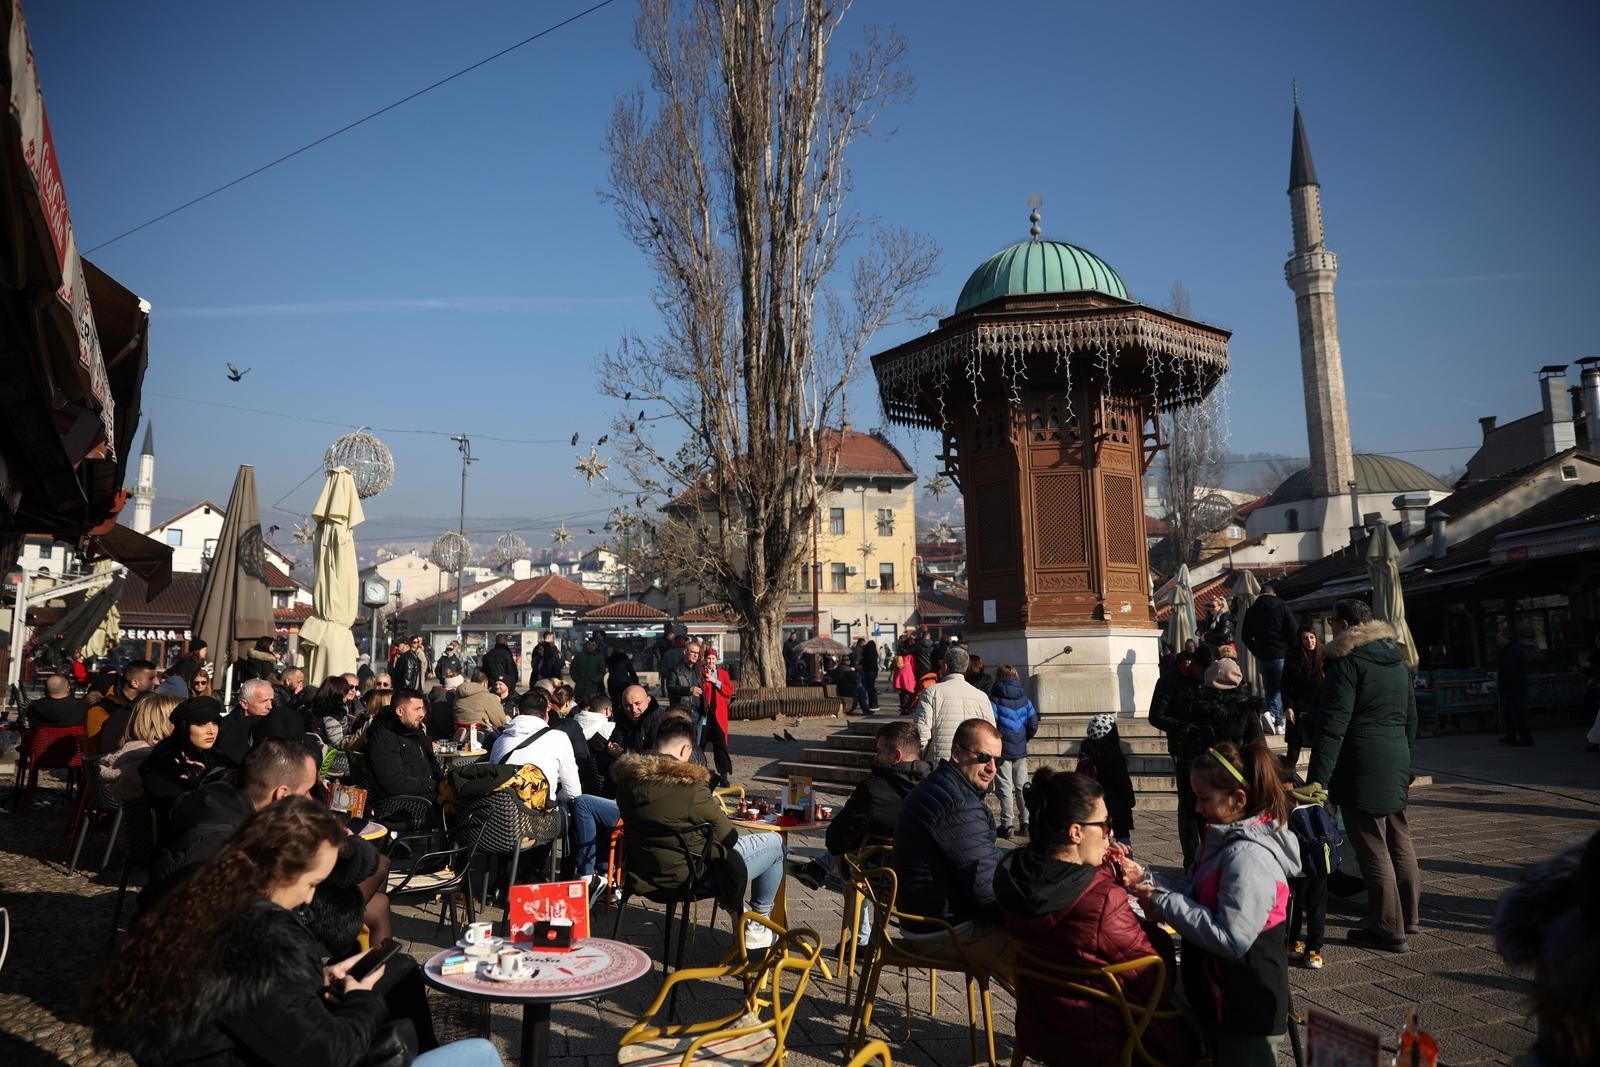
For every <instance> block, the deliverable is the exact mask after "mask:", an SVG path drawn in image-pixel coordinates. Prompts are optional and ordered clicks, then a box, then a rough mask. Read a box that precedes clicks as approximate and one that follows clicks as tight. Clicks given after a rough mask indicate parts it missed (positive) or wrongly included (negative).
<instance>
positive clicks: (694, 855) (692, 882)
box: [622, 822, 717, 899]
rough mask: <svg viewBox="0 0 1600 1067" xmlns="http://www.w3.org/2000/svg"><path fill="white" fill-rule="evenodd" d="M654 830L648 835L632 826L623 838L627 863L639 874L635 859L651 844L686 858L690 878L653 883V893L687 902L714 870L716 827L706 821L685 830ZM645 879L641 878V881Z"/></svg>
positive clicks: (655, 827)
mask: <svg viewBox="0 0 1600 1067" xmlns="http://www.w3.org/2000/svg"><path fill="white" fill-rule="evenodd" d="M650 831H651V832H650V833H649V835H648V836H647V835H646V832H645V830H644V829H642V828H640V827H639V826H637V825H634V824H629V827H628V832H627V833H626V834H624V835H623V837H622V850H623V857H624V858H623V862H624V863H625V864H626V865H627V868H628V869H629V870H630V871H638V870H640V869H641V866H640V865H639V864H638V863H637V861H636V860H635V859H634V858H633V857H634V855H635V854H636V853H637V852H638V851H639V850H641V849H643V848H645V847H646V846H650V845H654V846H666V847H669V848H671V849H673V850H674V851H676V852H677V853H678V854H679V855H680V856H681V857H682V858H683V864H684V869H685V870H686V871H688V878H687V879H686V880H685V881H684V882H682V883H681V884H678V885H659V884H655V883H651V885H650V888H651V892H652V893H660V894H662V895H672V896H676V895H679V894H683V898H684V899H686V898H687V896H688V894H690V893H692V892H693V891H694V889H695V887H697V886H699V885H700V884H701V883H702V882H703V881H704V879H705V877H706V873H707V872H708V871H710V869H711V857H712V853H713V851H715V849H716V844H717V838H716V825H715V824H714V823H709V822H702V823H696V824H695V825H693V826H690V827H688V828H686V829H682V830H680V829H677V828H675V827H671V826H653V827H650ZM669 842H670V843H669ZM644 880H645V879H642V878H641V881H644Z"/></svg>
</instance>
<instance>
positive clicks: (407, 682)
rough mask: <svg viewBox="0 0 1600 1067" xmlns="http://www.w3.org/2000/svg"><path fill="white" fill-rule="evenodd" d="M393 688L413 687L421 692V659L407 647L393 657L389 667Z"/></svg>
mask: <svg viewBox="0 0 1600 1067" xmlns="http://www.w3.org/2000/svg"><path fill="white" fill-rule="evenodd" d="M389 670H390V674H392V675H393V677H394V687H395V689H397V690H398V689H415V690H416V691H417V692H419V693H420V692H422V661H421V660H420V659H418V658H417V654H416V653H415V652H412V651H410V650H409V649H408V650H406V651H405V652H402V653H400V655H398V656H396V657H395V661H394V666H393V667H391V668H390V669H389Z"/></svg>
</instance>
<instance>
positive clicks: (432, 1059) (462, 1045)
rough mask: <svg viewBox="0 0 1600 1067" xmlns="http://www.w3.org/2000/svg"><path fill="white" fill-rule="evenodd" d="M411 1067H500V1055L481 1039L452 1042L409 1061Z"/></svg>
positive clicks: (473, 1038)
mask: <svg viewBox="0 0 1600 1067" xmlns="http://www.w3.org/2000/svg"><path fill="white" fill-rule="evenodd" d="M411 1067H501V1060H500V1053H499V1051H497V1050H496V1049H495V1047H494V1046H493V1045H491V1044H490V1043H489V1042H487V1041H485V1040H484V1039H483V1038H481V1037H469V1038H467V1039H466V1040H465V1041H452V1042H450V1043H449V1044H448V1045H440V1046H439V1047H438V1048H436V1049H434V1050H433V1051H431V1052H424V1053H423V1054H422V1055H420V1056H418V1057H417V1058H416V1059H414V1060H412V1061H411Z"/></svg>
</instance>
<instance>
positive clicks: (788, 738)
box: [783, 730, 800, 741]
mask: <svg viewBox="0 0 1600 1067" xmlns="http://www.w3.org/2000/svg"><path fill="white" fill-rule="evenodd" d="M783 739H784V740H785V741H798V740H800V739H799V738H798V737H796V736H795V735H794V734H791V733H790V732H789V731H788V730H785V731H784V732H783Z"/></svg>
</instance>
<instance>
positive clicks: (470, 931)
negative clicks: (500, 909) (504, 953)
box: [462, 923, 494, 945]
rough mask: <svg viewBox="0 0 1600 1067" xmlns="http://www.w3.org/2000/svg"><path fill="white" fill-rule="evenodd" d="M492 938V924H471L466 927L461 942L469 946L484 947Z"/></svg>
mask: <svg viewBox="0 0 1600 1067" xmlns="http://www.w3.org/2000/svg"><path fill="white" fill-rule="evenodd" d="M493 937H494V923H473V924H472V925H470V926H468V927H467V930H466V933H465V934H463V935H462V940H463V941H465V942H466V943H467V944H469V945H486V944H488V943H489V942H490V940H492V939H493Z"/></svg>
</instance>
